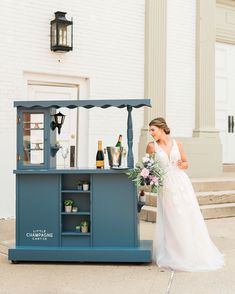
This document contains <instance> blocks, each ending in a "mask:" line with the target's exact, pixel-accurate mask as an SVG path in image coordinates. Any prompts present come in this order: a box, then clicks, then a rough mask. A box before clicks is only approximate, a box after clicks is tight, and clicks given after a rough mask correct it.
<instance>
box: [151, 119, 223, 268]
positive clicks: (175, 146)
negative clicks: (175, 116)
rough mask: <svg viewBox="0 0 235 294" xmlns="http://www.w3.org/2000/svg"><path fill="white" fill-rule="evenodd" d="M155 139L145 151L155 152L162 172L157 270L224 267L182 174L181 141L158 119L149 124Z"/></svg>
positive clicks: (158, 214)
mask: <svg viewBox="0 0 235 294" xmlns="http://www.w3.org/2000/svg"><path fill="white" fill-rule="evenodd" d="M149 132H150V134H151V136H152V137H153V139H154V142H150V143H148V145H147V150H146V152H147V153H149V154H152V153H155V154H156V159H158V160H159V161H160V164H161V166H162V168H163V169H164V171H165V175H164V183H163V187H162V189H161V191H160V192H159V195H158V198H157V200H158V205H157V248H156V250H157V252H156V256H154V260H156V263H157V265H158V266H159V267H165V268H169V269H171V270H179V271H191V272H197V271H211V270H217V269H219V268H221V267H222V266H223V264H224V258H223V255H222V254H221V253H220V252H219V250H218V249H217V248H216V246H215V245H214V244H213V242H212V240H211V239H210V236H209V234H208V231H207V227H206V224H205V222H204V219H203V216H202V214H201V211H200V208H199V205H198V202H197V198H196V195H195V193H194V190H193V187H192V185H191V182H190V180H189V178H188V176H187V175H186V173H185V172H184V170H185V169H187V168H188V162H187V159H186V156H185V153H184V150H183V146H182V144H181V143H180V142H178V141H175V140H173V139H172V138H171V137H170V136H169V134H170V129H169V128H168V126H167V124H166V121H165V120H164V119H163V118H161V117H158V118H156V119H154V120H152V121H151V122H150V123H149Z"/></svg>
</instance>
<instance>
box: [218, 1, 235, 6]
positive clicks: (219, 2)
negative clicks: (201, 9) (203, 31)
mask: <svg viewBox="0 0 235 294" xmlns="http://www.w3.org/2000/svg"><path fill="white" fill-rule="evenodd" d="M216 4H221V5H226V6H231V7H235V1H234V0H216Z"/></svg>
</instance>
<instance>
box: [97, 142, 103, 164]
mask: <svg viewBox="0 0 235 294" xmlns="http://www.w3.org/2000/svg"><path fill="white" fill-rule="evenodd" d="M96 168H104V152H103V149H102V141H98V151H97V153H96Z"/></svg>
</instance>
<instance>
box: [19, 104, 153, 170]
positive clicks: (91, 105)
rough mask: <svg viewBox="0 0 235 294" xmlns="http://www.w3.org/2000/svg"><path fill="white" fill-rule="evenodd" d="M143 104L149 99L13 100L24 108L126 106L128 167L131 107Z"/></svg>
mask: <svg viewBox="0 0 235 294" xmlns="http://www.w3.org/2000/svg"><path fill="white" fill-rule="evenodd" d="M143 106H147V107H151V102H150V99H103V100H98V99H97V100H55V101H53V100H50V101H45V100H41V101H15V102H14V107H17V108H18V109H20V108H26V109H29V108H30V109H42V108H44V109H52V108H53V109H58V108H61V107H67V108H70V109H73V108H78V107H83V108H86V109H90V108H93V107H100V108H103V109H105V108H109V107H117V108H127V111H128V118H127V144H128V155H127V163H128V167H130V168H132V167H133V166H134V158H133V151H132V146H133V128H132V116H131V112H132V109H133V108H140V107H143Z"/></svg>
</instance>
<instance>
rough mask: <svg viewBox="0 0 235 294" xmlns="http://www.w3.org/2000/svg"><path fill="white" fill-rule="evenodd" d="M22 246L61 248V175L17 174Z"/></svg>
mask: <svg viewBox="0 0 235 294" xmlns="http://www.w3.org/2000/svg"><path fill="white" fill-rule="evenodd" d="M16 204H17V214H16V223H17V225H16V229H17V234H16V236H17V240H16V245H18V246H59V244H60V175H49V174H48V175H42V174H41V175H40V174H34V175H27V174H21V175H17V203H16Z"/></svg>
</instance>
